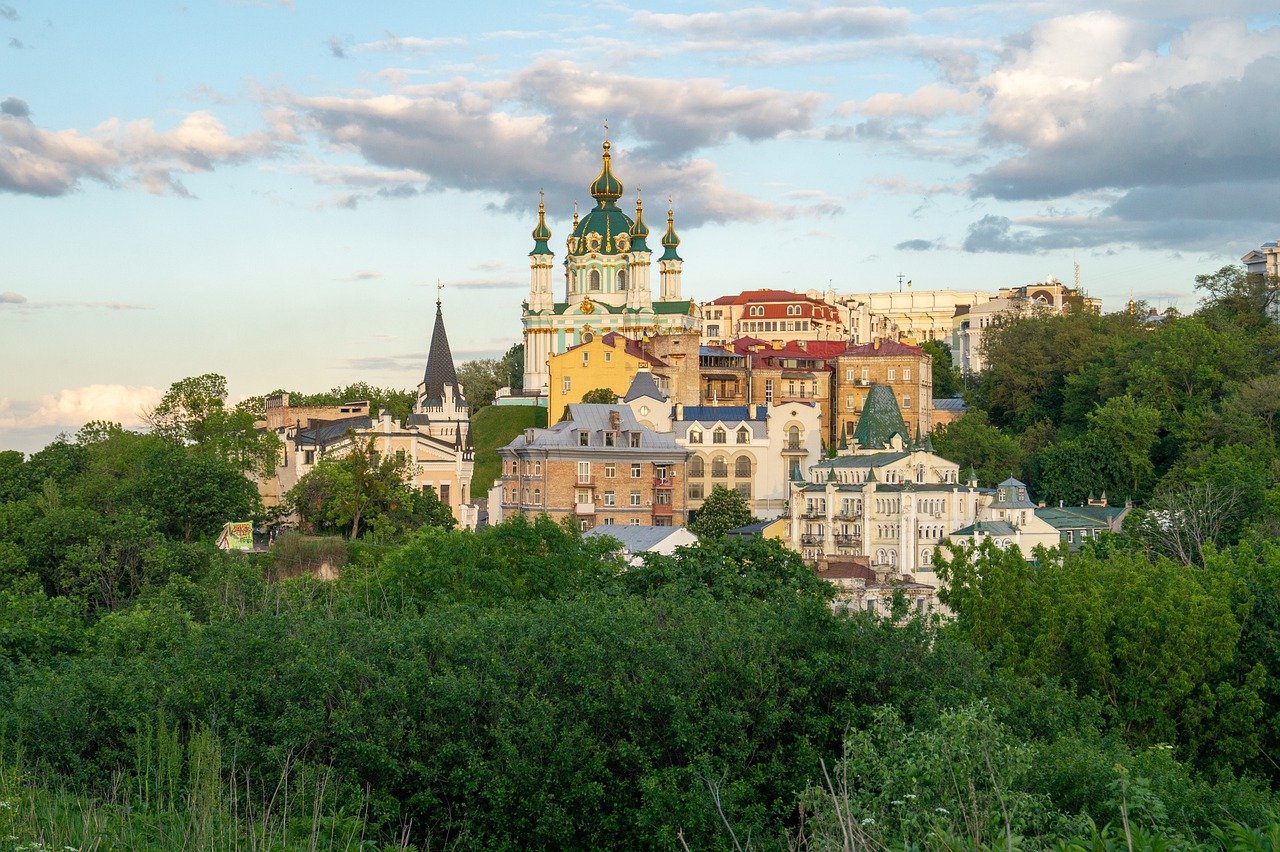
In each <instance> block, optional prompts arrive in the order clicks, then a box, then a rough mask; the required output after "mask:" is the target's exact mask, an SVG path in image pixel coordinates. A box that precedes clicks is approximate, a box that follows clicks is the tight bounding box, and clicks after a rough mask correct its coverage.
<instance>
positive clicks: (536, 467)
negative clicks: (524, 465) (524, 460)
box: [533, 461, 542, 476]
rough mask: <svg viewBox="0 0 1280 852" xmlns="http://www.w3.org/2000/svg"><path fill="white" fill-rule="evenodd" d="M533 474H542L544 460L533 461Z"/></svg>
mask: <svg viewBox="0 0 1280 852" xmlns="http://www.w3.org/2000/svg"><path fill="white" fill-rule="evenodd" d="M533 475H534V476H542V462H540V461H536V462H534V463H533Z"/></svg>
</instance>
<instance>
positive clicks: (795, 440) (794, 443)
mask: <svg viewBox="0 0 1280 852" xmlns="http://www.w3.org/2000/svg"><path fill="white" fill-rule="evenodd" d="M787 449H789V450H798V449H800V427H799V426H791V427H788V429H787Z"/></svg>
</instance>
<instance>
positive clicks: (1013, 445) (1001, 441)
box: [933, 408, 1022, 484]
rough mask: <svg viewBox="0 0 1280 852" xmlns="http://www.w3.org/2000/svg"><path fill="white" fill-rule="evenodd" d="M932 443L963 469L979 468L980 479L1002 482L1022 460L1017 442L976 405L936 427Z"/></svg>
mask: <svg viewBox="0 0 1280 852" xmlns="http://www.w3.org/2000/svg"><path fill="white" fill-rule="evenodd" d="M933 446H934V450H935V451H936V452H937V453H938V455H940V456H942V457H943V458H945V459H949V460H951V461H953V462H956V463H957V464H959V465H960V469H961V470H962V471H965V470H968V469H969V468H970V467H973V468H974V469H976V470H977V472H978V481H979V482H986V483H989V484H990V483H996V482H1003V481H1004V480H1005V479H1007V478H1008V477H1009V476H1010V474H1011V473H1013V472H1014V471H1016V470H1017V469H1018V467H1019V465H1020V464H1021V461H1022V450H1021V448H1020V447H1019V446H1018V443H1017V441H1015V440H1013V439H1012V438H1010V437H1009V436H1008V435H1005V434H1004V433H1003V432H1001V431H1000V430H999V429H997V428H996V427H994V426H992V425H991V424H990V423H989V422H988V421H987V415H986V412H984V411H982V410H981V409H977V408H971V409H969V410H968V411H966V412H965V413H964V414H963V415H961V416H960V417H959V418H958V419H956V420H954V421H952V422H951V423H947V424H944V425H942V426H939V427H938V428H936V429H935V430H934V432H933Z"/></svg>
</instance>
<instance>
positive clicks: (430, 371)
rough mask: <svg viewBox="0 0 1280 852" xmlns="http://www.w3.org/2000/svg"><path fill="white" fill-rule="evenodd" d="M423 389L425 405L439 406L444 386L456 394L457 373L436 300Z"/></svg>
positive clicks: (442, 314) (438, 302)
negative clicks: (434, 321)
mask: <svg viewBox="0 0 1280 852" xmlns="http://www.w3.org/2000/svg"><path fill="white" fill-rule="evenodd" d="M422 383H423V384H424V385H425V386H426V387H425V395H424V397H423V401H424V402H425V403H426V404H427V405H440V404H441V403H442V402H443V400H444V389H445V386H446V385H448V386H452V388H453V392H454V393H455V394H457V395H459V396H461V394H458V372H457V370H455V369H454V367H453V353H452V352H451V351H450V350H449V335H448V334H446V333H445V330H444V313H443V312H442V311H441V310H440V300H439V299H436V326H435V328H434V329H432V331H431V348H430V349H429V350H428V352H427V370H426V373H424V374H423V377H422Z"/></svg>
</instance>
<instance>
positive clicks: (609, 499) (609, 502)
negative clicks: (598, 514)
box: [604, 491, 618, 506]
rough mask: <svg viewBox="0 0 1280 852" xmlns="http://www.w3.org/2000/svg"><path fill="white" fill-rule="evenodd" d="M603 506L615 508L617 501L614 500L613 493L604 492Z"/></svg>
mask: <svg viewBox="0 0 1280 852" xmlns="http://www.w3.org/2000/svg"><path fill="white" fill-rule="evenodd" d="M604 504H605V505H606V506H616V505H618V502H617V500H616V499H615V495H614V493H613V492H612V491H606V492H604Z"/></svg>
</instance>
